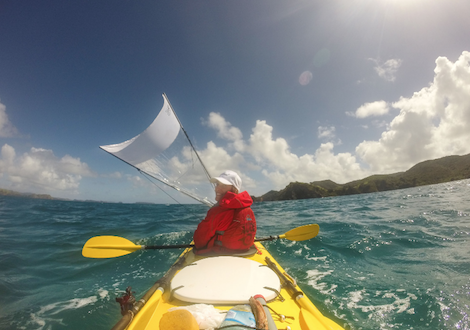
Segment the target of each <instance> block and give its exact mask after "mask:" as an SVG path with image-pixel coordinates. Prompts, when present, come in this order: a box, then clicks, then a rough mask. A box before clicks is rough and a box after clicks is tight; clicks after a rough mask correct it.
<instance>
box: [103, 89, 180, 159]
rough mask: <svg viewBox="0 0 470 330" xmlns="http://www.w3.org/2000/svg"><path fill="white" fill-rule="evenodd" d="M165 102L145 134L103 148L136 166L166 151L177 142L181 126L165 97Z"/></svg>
mask: <svg viewBox="0 0 470 330" xmlns="http://www.w3.org/2000/svg"><path fill="white" fill-rule="evenodd" d="M163 101H164V103H163V107H162V109H161V110H160V113H159V114H158V116H157V118H155V120H154V121H153V123H152V124H151V125H150V126H149V127H148V128H147V129H146V130H145V131H144V132H142V133H141V134H139V135H137V136H136V137H134V138H132V139H130V140H128V141H125V142H122V143H118V144H111V145H107V146H101V148H102V149H103V150H105V151H107V152H109V153H111V154H113V155H115V156H116V157H118V158H120V159H122V160H124V161H125V162H127V163H129V164H132V165H134V166H137V165H138V164H140V163H143V162H145V161H147V160H149V159H151V158H153V157H156V156H157V155H158V154H160V153H161V152H162V151H164V150H166V149H167V148H168V147H169V146H170V145H171V144H172V143H173V141H175V139H176V137H177V136H178V133H179V132H180V129H181V126H180V123H179V121H178V119H177V118H176V116H175V113H174V112H173V111H172V110H171V108H170V105H169V103H168V101H167V99H166V97H165V96H163Z"/></svg>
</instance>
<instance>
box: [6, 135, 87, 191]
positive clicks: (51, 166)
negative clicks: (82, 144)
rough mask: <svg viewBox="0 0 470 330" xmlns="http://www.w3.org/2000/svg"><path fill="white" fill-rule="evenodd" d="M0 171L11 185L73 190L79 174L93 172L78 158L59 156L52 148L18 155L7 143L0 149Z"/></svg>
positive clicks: (83, 174)
mask: <svg viewBox="0 0 470 330" xmlns="http://www.w3.org/2000/svg"><path fill="white" fill-rule="evenodd" d="M0 173H2V175H3V177H4V179H7V180H8V181H9V182H10V185H11V186H12V188H15V189H18V190H23V191H26V190H27V191H30V192H38V191H39V192H54V191H57V190H60V191H76V190H77V189H78V187H79V185H80V180H81V179H82V177H85V176H94V173H93V172H92V171H91V170H90V168H89V167H88V165H87V164H86V163H83V162H81V161H80V159H79V158H73V157H71V156H69V155H65V156H64V157H62V158H58V157H56V156H55V155H54V153H53V152H52V150H46V149H40V148H31V150H30V151H29V152H26V153H24V154H23V155H20V156H18V155H17V154H16V151H15V149H14V148H13V147H12V146H10V145H8V144H5V145H4V146H3V147H2V149H1V158H0Z"/></svg>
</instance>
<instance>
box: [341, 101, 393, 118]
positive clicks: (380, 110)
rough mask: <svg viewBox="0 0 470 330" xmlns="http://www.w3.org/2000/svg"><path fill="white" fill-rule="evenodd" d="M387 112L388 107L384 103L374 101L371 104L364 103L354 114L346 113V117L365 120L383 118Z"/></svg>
mask: <svg viewBox="0 0 470 330" xmlns="http://www.w3.org/2000/svg"><path fill="white" fill-rule="evenodd" d="M388 111H389V106H388V104H387V102H385V101H376V102H371V103H365V104H363V105H362V106H360V107H359V108H358V109H357V110H356V112H355V113H354V114H351V113H347V114H348V115H351V116H354V117H356V118H367V117H371V116H383V115H386V114H387V113H388Z"/></svg>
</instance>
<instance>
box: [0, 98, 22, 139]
mask: <svg viewBox="0 0 470 330" xmlns="http://www.w3.org/2000/svg"><path fill="white" fill-rule="evenodd" d="M15 136H18V130H17V129H16V127H15V126H13V124H12V123H11V122H10V120H9V119H8V115H7V112H6V106H5V105H4V104H2V103H0V137H3V138H5V137H15Z"/></svg>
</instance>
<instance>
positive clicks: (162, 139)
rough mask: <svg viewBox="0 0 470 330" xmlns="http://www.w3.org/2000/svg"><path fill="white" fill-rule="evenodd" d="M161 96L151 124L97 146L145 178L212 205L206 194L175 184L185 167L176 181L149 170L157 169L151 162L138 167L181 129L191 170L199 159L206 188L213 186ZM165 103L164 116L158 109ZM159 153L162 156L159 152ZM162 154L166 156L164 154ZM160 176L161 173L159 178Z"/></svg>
mask: <svg viewBox="0 0 470 330" xmlns="http://www.w3.org/2000/svg"><path fill="white" fill-rule="evenodd" d="M162 96H163V98H164V105H163V107H162V110H161V111H160V112H159V114H158V116H157V118H156V119H155V120H154V121H153V123H152V124H151V125H150V126H149V127H148V128H147V129H146V130H145V131H144V132H142V133H141V134H139V135H137V136H135V137H134V138H132V139H130V140H128V141H124V142H122V143H118V144H113V145H106V146H100V149H102V150H104V151H106V152H107V153H109V154H111V155H113V156H114V157H116V158H118V159H119V160H121V161H123V162H124V163H126V164H128V165H130V166H132V167H134V168H135V169H137V170H138V171H139V173H141V174H144V175H146V176H148V177H147V179H149V178H152V179H155V180H157V181H159V182H161V183H163V184H165V185H167V186H169V187H171V188H173V189H175V190H177V191H179V192H180V193H182V194H184V195H186V196H188V197H190V198H192V199H194V200H197V201H198V202H200V203H203V204H206V205H208V206H209V207H211V206H213V204H214V202H213V201H211V200H209V199H208V197H207V195H206V197H203V196H198V193H197V192H193V191H192V189H191V190H188V189H186V188H184V187H179V180H180V179H181V178H182V177H184V176H185V175H186V174H187V173H188V172H189V169H187V170H186V171H185V172H184V173H183V174H181V172H180V175H179V176H178V178H177V180H176V181H174V179H170V178H169V177H167V176H166V174H164V173H160V172H157V173H152V172H154V169H155V167H156V168H157V169H159V168H160V166H159V164H158V163H154V164H153V165H152V164H150V167H149V166H146V167H145V168H142V164H144V163H143V162H146V161H147V160H149V159H150V158H149V154H150V155H151V154H154V155H155V156H157V155H159V154H161V153H162V152H164V151H165V150H166V149H167V148H169V147H170V146H171V145H172V144H173V142H174V141H175V139H176V138H177V136H178V131H179V132H183V133H184V137H185V140H186V144H187V145H188V147H189V146H190V149H191V151H190V158H191V162H190V164H189V166H190V167H191V168H193V169H195V164H196V162H197V161H199V166H200V168H201V170H202V171H203V172H204V174H205V176H206V177H207V179H208V180H207V184H208V187H209V186H212V189H213V188H214V187H213V184H211V183H210V178H211V176H210V174H209V172H208V170H207V168H206V167H205V165H204V163H203V162H202V159H201V158H200V156H199V154H198V152H197V150H196V149H195V147H194V145H193V144H192V142H191V139H190V138H189V135H188V134H187V132H186V130H185V129H184V127H183V125H182V124H181V121H180V120H179V118H178V116H177V115H176V112H175V111H174V109H173V107H172V106H171V104H170V101H169V100H168V97H167V96H166V94H162ZM165 104H166V109H167V110H166V116H167V117H165V115H163V113H162V111H163V110H164V109H165ZM170 109H171V112H169V110H170ZM170 113H171V115H173V118H171V115H170ZM161 116H163V117H161ZM165 118H168V119H165ZM193 153H194V154H195V155H196V157H197V159H196V158H195V157H194V154H193ZM162 156H164V155H163V154H162ZM164 157H165V158H166V156H164ZM166 160H167V161H169V160H170V158H166ZM162 174H163V175H162ZM201 174H202V173H201ZM160 176H162V178H160ZM157 187H158V188H159V189H161V187H160V186H158V185H157ZM212 189H211V190H212ZM197 190H198V188H196V191H197ZM165 194H167V195H168V193H167V192H165ZM168 196H170V195H168ZM170 197H171V198H172V199H173V200H175V201H176V199H175V198H173V197H172V196H170ZM176 202H177V203H178V204H181V203H179V202H178V201H176Z"/></svg>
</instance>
